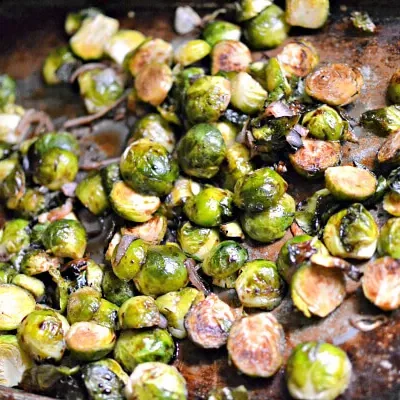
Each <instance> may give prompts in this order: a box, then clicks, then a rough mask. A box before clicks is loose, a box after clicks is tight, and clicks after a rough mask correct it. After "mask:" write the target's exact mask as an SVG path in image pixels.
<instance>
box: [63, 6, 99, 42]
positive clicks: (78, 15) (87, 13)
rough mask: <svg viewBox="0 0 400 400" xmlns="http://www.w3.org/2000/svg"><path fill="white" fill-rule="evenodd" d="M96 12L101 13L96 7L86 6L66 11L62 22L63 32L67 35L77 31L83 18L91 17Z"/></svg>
mask: <svg viewBox="0 0 400 400" xmlns="http://www.w3.org/2000/svg"><path fill="white" fill-rule="evenodd" d="M98 14H102V12H101V10H99V9H98V8H96V7H88V8H84V9H82V10H79V11H78V12H71V13H68V14H67V17H66V18H65V24H64V29H65V32H66V33H67V35H73V34H74V33H76V32H77V31H78V29H79V28H80V27H81V25H82V22H83V21H84V20H85V19H93V18H94V17H95V16H96V15H98Z"/></svg>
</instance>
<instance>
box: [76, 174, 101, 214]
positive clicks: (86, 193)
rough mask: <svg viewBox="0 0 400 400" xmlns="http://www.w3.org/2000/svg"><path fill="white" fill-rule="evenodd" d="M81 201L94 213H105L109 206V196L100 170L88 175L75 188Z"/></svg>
mask: <svg viewBox="0 0 400 400" xmlns="http://www.w3.org/2000/svg"><path fill="white" fill-rule="evenodd" d="M75 195H76V197H77V198H78V199H79V201H80V202H81V203H82V204H83V205H84V206H85V207H86V208H87V209H88V210H89V211H90V212H91V213H93V214H94V215H100V214H103V213H104V211H106V210H107V208H108V198H107V194H106V191H105V189H104V186H103V183H102V179H101V176H100V174H99V173H98V172H95V173H93V174H90V175H88V176H87V177H86V178H84V179H83V180H82V181H80V182H79V184H78V186H77V187H76V189H75Z"/></svg>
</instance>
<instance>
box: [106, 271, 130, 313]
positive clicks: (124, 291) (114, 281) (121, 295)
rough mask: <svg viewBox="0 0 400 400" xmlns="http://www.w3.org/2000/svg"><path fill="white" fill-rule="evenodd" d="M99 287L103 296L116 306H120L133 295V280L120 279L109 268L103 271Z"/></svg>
mask: <svg viewBox="0 0 400 400" xmlns="http://www.w3.org/2000/svg"><path fill="white" fill-rule="evenodd" d="M101 288H102V291H103V296H104V298H105V299H107V300H108V301H110V302H111V303H114V304H116V305H117V306H122V304H124V302H125V301H127V300H128V299H130V298H131V297H133V296H134V295H135V291H134V286H133V282H131V281H121V280H120V279H119V278H118V277H117V276H116V275H115V274H114V272H113V271H112V270H111V269H106V270H105V271H104V277H103V281H102V283H101Z"/></svg>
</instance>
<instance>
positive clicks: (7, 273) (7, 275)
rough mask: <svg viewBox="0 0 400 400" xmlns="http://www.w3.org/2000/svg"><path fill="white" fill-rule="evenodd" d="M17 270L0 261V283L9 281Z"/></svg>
mask: <svg viewBox="0 0 400 400" xmlns="http://www.w3.org/2000/svg"><path fill="white" fill-rule="evenodd" d="M17 273H18V272H17V271H16V270H15V269H14V267H13V266H11V265H10V264H7V263H0V284H2V283H11V282H12V280H13V278H14V276H15V275H17Z"/></svg>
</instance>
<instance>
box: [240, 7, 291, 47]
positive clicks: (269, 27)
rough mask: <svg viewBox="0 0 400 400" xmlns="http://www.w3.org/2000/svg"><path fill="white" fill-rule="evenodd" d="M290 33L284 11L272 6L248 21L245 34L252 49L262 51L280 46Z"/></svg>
mask: <svg viewBox="0 0 400 400" xmlns="http://www.w3.org/2000/svg"><path fill="white" fill-rule="evenodd" d="M253 2H254V1H253ZM288 31H289V25H288V24H287V23H286V21H285V13H284V11H283V10H282V9H281V8H280V7H278V6H277V5H275V4H272V5H270V6H268V7H267V8H265V9H264V10H263V11H262V12H261V13H260V14H258V15H257V16H256V17H255V18H253V19H251V20H250V21H248V22H247V23H246V25H245V28H244V32H243V33H244V37H245V38H246V40H247V42H248V43H249V45H250V47H251V48H253V49H260V50H262V49H266V48H271V47H277V46H279V45H280V44H281V43H282V42H283V41H284V40H285V39H286V38H287V34H288Z"/></svg>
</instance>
